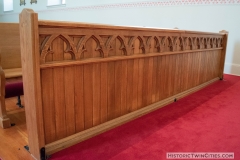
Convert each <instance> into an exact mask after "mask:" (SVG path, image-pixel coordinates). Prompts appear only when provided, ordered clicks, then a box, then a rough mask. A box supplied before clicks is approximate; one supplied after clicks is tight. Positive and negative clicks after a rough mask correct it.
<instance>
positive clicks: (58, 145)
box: [45, 77, 220, 155]
mask: <svg viewBox="0 0 240 160" xmlns="http://www.w3.org/2000/svg"><path fill="white" fill-rule="evenodd" d="M218 80H220V78H219V77H216V78H214V79H212V80H210V81H208V82H205V83H203V84H201V85H198V86H196V87H193V88H191V89H189V90H186V91H184V92H181V93H179V94H176V95H174V96H171V97H169V98H166V99H164V100H161V101H159V102H156V103H154V104H151V105H149V106H146V107H144V108H142V109H139V110H136V111H134V112H131V113H129V114H126V115H123V116H121V117H118V118H115V119H113V120H111V121H108V122H105V123H103V124H100V125H98V126H95V127H92V128H90V129H87V130H84V131H82V132H80V133H77V134H74V135H71V136H68V137H66V138H63V139H61V140H58V141H55V142H53V143H50V144H47V145H46V146H45V149H46V154H47V155H51V154H53V153H56V152H58V151H60V150H63V149H65V148H67V147H70V146H72V145H75V144H77V143H80V142H82V141H84V140H87V139H89V138H91V137H94V136H96V135H99V134H101V133H103V132H106V131H108V130H110V129H113V128H115V127H117V126H120V125H122V124H124V123H127V122H129V121H131V120H134V119H136V118H139V117H141V116H143V115H146V114H147V113H150V112H152V111H155V110H157V109H160V108H162V107H164V106H166V105H168V104H170V103H173V102H174V101H175V100H176V99H180V98H183V97H186V96H187V95H189V94H192V93H194V92H196V91H199V90H201V89H202V88H204V87H206V86H208V85H210V84H212V83H214V82H216V81H218Z"/></svg>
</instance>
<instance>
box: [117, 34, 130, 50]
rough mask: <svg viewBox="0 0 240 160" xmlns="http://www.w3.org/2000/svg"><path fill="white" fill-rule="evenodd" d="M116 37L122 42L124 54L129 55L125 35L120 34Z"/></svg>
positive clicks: (121, 47) (121, 48)
mask: <svg viewBox="0 0 240 160" xmlns="http://www.w3.org/2000/svg"><path fill="white" fill-rule="evenodd" d="M116 39H118V40H119V41H120V42H121V46H120V48H119V49H120V50H122V51H123V53H124V55H127V49H126V43H125V41H124V37H123V36H122V35H118V36H117V37H116Z"/></svg>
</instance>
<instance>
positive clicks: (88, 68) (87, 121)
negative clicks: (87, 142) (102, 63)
mask: <svg viewBox="0 0 240 160" xmlns="http://www.w3.org/2000/svg"><path fill="white" fill-rule="evenodd" d="M83 74H84V76H83V91H84V93H83V95H84V97H83V105H84V127H85V128H84V129H88V128H91V127H92V126H93V117H92V116H93V114H92V113H93V83H92V82H93V76H92V74H93V65H91V64H87V65H84V67H83Z"/></svg>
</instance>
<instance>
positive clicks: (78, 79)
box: [74, 65, 85, 132]
mask: <svg viewBox="0 0 240 160" xmlns="http://www.w3.org/2000/svg"><path fill="white" fill-rule="evenodd" d="M83 76H84V74H83V65H80V66H75V76H74V77H75V78H74V84H75V90H74V91H75V93H74V96H75V98H74V104H75V128H76V132H81V131H83V130H84V128H85V123H84V119H85V116H84V113H85V109H84V96H83V94H84V93H83V92H84V91H83V81H84V80H83Z"/></svg>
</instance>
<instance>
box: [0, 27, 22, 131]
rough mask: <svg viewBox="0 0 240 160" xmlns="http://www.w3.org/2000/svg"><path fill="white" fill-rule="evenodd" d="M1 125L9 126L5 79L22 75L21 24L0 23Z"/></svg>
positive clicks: (3, 126)
mask: <svg viewBox="0 0 240 160" xmlns="http://www.w3.org/2000/svg"><path fill="white" fill-rule="evenodd" d="M0 35H1V36H0V80H1V82H0V127H2V128H9V127H10V126H11V125H10V118H9V117H8V115H7V113H6V107H5V81H6V79H10V78H11V79H14V78H18V77H21V76H22V71H21V58H20V37H19V24H17V23H0Z"/></svg>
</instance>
